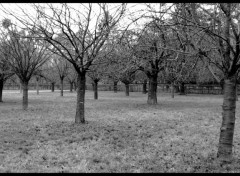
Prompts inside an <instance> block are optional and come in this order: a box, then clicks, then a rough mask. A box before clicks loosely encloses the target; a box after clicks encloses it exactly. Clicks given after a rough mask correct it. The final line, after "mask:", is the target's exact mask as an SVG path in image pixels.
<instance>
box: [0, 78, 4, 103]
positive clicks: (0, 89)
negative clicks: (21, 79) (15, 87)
mask: <svg viewBox="0 0 240 176" xmlns="http://www.w3.org/2000/svg"><path fill="white" fill-rule="evenodd" d="M3 85H4V81H3V79H0V102H3V100H2V94H3Z"/></svg>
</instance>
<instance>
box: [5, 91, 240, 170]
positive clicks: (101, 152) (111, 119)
mask: <svg viewBox="0 0 240 176" xmlns="http://www.w3.org/2000/svg"><path fill="white" fill-rule="evenodd" d="M21 97H22V95H21V94H20V93H4V94H3V101H4V102H3V103H1V104H0V172H240V160H239V159H240V122H239V115H240V113H239V111H238V109H239V107H240V102H237V112H236V125H235V134H234V161H233V162H232V164H230V165H224V166H222V167H221V166H220V165H219V164H218V163H216V162H215V158H216V153H217V144H218V139H219V130H220V125H221V113H222V109H221V105H222V96H221V95H187V96H180V95H176V96H175V98H174V99H172V98H171V97H170V94H167V93H165V94H164V93H158V105H152V106H150V105H147V104H146V99H147V95H144V94H142V93H140V92H134V93H133V92H130V97H126V96H125V94H124V92H118V93H113V92H99V100H94V99H93V92H91V91H87V92H86V104H85V110H86V112H85V116H86V121H87V123H86V124H79V125H77V124H74V116H75V108H76V93H75V92H74V93H68V92H64V97H60V93H59V92H55V93H51V92H44V93H41V92H40V95H36V92H31V93H30V94H29V110H28V111H22V110H21Z"/></svg>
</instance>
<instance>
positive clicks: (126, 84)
mask: <svg viewBox="0 0 240 176" xmlns="http://www.w3.org/2000/svg"><path fill="white" fill-rule="evenodd" d="M125 95H126V96H129V83H125Z"/></svg>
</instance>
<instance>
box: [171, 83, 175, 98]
mask: <svg viewBox="0 0 240 176" xmlns="http://www.w3.org/2000/svg"><path fill="white" fill-rule="evenodd" d="M174 91H175V89H174V83H173V82H172V83H171V97H172V98H174Z"/></svg>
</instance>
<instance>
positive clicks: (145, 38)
mask: <svg viewBox="0 0 240 176" xmlns="http://www.w3.org/2000/svg"><path fill="white" fill-rule="evenodd" d="M168 33H169V31H168V29H167V28H165V27H161V28H158V22H157V21H151V22H150V23H148V24H146V27H145V28H144V30H143V31H142V32H141V34H139V37H138V43H137V44H136V45H135V47H134V53H135V64H136V66H138V68H139V70H141V71H143V72H144V73H145V74H146V75H147V77H148V81H149V86H148V101H147V102H148V104H157V84H158V83H157V80H158V73H159V72H160V71H163V69H164V67H165V64H166V59H167V58H168V57H170V56H171V55H172V53H173V52H171V51H168V50H165V49H162V48H163V47H166V46H167V45H168V40H170V38H169V37H171V36H169V35H168Z"/></svg>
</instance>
